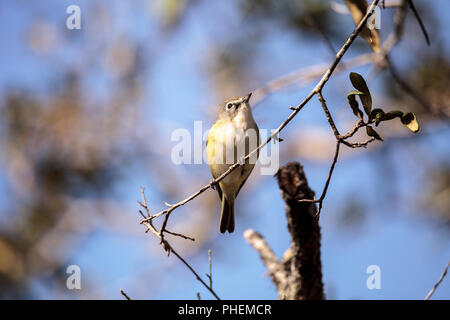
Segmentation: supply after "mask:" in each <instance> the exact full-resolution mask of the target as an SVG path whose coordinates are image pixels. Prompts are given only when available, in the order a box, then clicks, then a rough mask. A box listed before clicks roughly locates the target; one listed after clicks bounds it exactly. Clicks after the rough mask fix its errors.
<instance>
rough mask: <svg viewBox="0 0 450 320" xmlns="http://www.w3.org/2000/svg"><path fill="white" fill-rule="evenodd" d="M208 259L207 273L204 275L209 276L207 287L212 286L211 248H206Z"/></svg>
mask: <svg viewBox="0 0 450 320" xmlns="http://www.w3.org/2000/svg"><path fill="white" fill-rule="evenodd" d="M208 260H209V274H206V276H207V277H208V278H209V287H210V288H212V257H211V249H209V250H208Z"/></svg>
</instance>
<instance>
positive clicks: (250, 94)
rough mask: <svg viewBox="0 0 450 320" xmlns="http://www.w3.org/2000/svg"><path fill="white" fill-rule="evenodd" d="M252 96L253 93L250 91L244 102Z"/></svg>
mask: <svg viewBox="0 0 450 320" xmlns="http://www.w3.org/2000/svg"><path fill="white" fill-rule="evenodd" d="M251 96H252V93H251V92H250V93H249V94H248V95H247V96H246V97H245V99H244V102H249V101H250V97H251Z"/></svg>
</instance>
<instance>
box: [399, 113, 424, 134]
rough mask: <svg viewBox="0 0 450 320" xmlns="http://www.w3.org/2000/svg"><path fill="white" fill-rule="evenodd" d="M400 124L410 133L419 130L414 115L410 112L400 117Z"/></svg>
mask: <svg viewBox="0 0 450 320" xmlns="http://www.w3.org/2000/svg"><path fill="white" fill-rule="evenodd" d="M401 120H402V123H403V124H404V125H405V126H406V127H407V128H408V129H409V130H411V131H412V132H418V131H419V129H420V126H419V122H418V121H417V118H416V115H415V114H414V113H412V112H408V113H406V114H404V115H403V116H402V117H401Z"/></svg>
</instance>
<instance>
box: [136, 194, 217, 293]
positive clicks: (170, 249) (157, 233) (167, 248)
mask: <svg viewBox="0 0 450 320" xmlns="http://www.w3.org/2000/svg"><path fill="white" fill-rule="evenodd" d="M138 202H139V201H138ZM139 203H140V205H141V206H142V207H143V208H144V210H146V211H147V216H150V212H149V211H150V210H149V209H148V206H147V200H146V197H145V192H144V189H143V188H142V202H139ZM140 213H141V215H143V213H142V212H141V211H140ZM142 224H143V225H145V226H146V227H147V231H151V232H152V233H153V234H154V235H155V236H156V237H158V238H159V239H160V240H161V245H162V246H163V248H164V250H165V251H166V252H167V254H168V255H169V254H170V253H173V254H174V255H175V256H176V257H177V258H178V260H180V261H181V262H182V263H183V264H184V265H185V266H186V267H187V268H188V269H189V270H190V271H191V272H192V273H193V274H194V275H195V277H196V278H197V280H198V281H200V283H201V284H202V285H203V286H204V287H205V288H206V289H208V291H209V292H211V294H212V295H213V296H214V297H215V298H216V299H217V300H220V298H219V296H218V295H217V294H216V292H215V291H214V290H213V289H212V286H208V285H207V284H206V282H205V281H204V280H203V279H202V278H201V277H200V276H199V275H198V273H197V272H196V271H195V270H194V268H193V267H191V265H190V264H189V263H187V261H186V260H185V259H184V258H183V257H182V256H181V255H180V254H178V252H177V251H175V250H174V248H173V247H172V246H171V245H170V244H169V242H167V240H165V239H164V237H163V236H162V234H161V232H160V231H157V230H156V228H155V227H154V226H153V223H152V220H146V221H144V222H142ZM166 232H167V231H166ZM177 235H179V234H177ZM184 237H186V236H184ZM210 284H212V280H211V279H210Z"/></svg>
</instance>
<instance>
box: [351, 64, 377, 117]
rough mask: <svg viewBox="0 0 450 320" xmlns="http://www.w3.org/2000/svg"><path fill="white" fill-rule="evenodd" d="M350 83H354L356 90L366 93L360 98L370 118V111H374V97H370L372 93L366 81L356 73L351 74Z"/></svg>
mask: <svg viewBox="0 0 450 320" xmlns="http://www.w3.org/2000/svg"><path fill="white" fill-rule="evenodd" d="M350 81H351V82H352V84H353V87H355V89H357V90H359V91H361V92H363V93H364V94H363V95H360V96H359V97H360V98H361V102H362V104H363V106H364V111H365V112H366V114H367V115H368V116H370V111H371V109H372V96H371V95H370V91H369V88H368V87H367V84H366V81H365V80H364V78H363V77H362V76H361V75H360V74H358V73H356V72H350Z"/></svg>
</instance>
